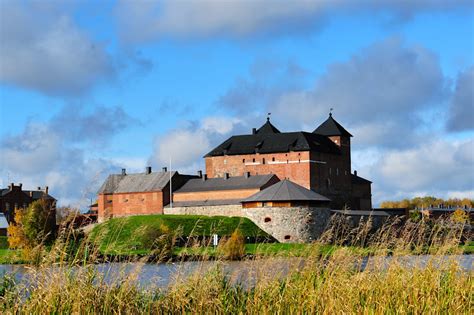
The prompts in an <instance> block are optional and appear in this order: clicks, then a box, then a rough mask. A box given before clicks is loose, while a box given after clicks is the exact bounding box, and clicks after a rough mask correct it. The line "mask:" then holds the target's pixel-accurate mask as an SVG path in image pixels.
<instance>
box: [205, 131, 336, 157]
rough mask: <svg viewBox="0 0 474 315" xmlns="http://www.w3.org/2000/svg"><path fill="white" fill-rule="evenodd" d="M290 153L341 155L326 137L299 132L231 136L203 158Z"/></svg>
mask: <svg viewBox="0 0 474 315" xmlns="http://www.w3.org/2000/svg"><path fill="white" fill-rule="evenodd" d="M290 151H313V152H324V153H332V154H341V151H340V149H339V147H338V146H337V145H336V144H334V142H332V141H331V140H330V139H329V138H328V137H326V136H322V135H319V134H315V133H308V132H302V131H299V132H282V133H260V134H259V133H257V134H254V135H240V136H232V137H230V138H229V139H227V140H226V141H224V142H223V143H221V144H220V145H219V146H217V147H216V148H214V149H213V150H212V151H211V152H209V153H208V154H206V156H205V157H209V156H221V155H240V154H254V153H257V152H258V153H281V152H290Z"/></svg>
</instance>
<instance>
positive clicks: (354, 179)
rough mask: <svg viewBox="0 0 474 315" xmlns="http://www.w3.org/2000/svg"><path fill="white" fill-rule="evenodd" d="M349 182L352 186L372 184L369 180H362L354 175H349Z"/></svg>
mask: <svg viewBox="0 0 474 315" xmlns="http://www.w3.org/2000/svg"><path fill="white" fill-rule="evenodd" d="M351 181H352V183H353V184H372V182H371V181H370V180H368V179H365V178H362V177H360V176H357V175H354V174H351Z"/></svg>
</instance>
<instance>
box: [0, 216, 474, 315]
mask: <svg viewBox="0 0 474 315" xmlns="http://www.w3.org/2000/svg"><path fill="white" fill-rule="evenodd" d="M334 220H335V221H333V222H332V224H331V225H330V226H329V227H328V230H327V232H326V233H325V234H324V235H323V236H322V237H321V239H320V240H318V241H317V242H315V243H314V244H313V245H312V246H310V247H308V253H307V255H304V256H305V258H295V261H292V262H293V263H292V264H288V261H289V260H285V259H281V258H278V257H274V258H268V257H265V258H263V257H258V255H257V256H256V257H253V258H252V259H251V260H249V261H244V262H242V264H248V266H252V267H251V273H249V274H248V275H247V278H244V281H243V282H239V281H238V280H236V279H242V277H240V275H235V274H232V273H229V272H228V271H226V269H225V266H226V264H227V263H226V262H224V261H217V262H215V264H214V267H212V268H211V269H207V270H202V269H198V270H197V271H196V272H195V273H194V274H192V275H190V276H189V275H186V276H185V275H183V276H182V277H180V279H177V280H176V281H174V282H173V283H172V284H171V285H170V286H168V287H166V288H158V287H143V286H140V284H139V282H138V280H137V279H138V278H137V276H138V275H139V273H140V268H141V266H143V264H139V263H138V264H135V265H134V266H137V268H136V270H135V271H134V272H128V273H124V274H122V275H112V276H114V277H112V279H111V277H110V276H111V275H107V274H104V273H101V272H98V271H97V268H96V266H95V263H96V262H97V261H99V258H100V256H101V254H100V251H99V250H98V249H97V247H98V246H97V245H95V244H93V243H90V242H89V241H88V240H87V238H82V241H80V242H79V245H77V244H76V243H75V242H71V240H72V239H73V238H74V237H77V232H75V231H66V230H64V231H63V234H62V236H61V237H60V238H59V239H58V241H57V243H56V244H55V245H54V246H53V248H52V249H51V250H50V251H49V252H48V253H45V254H44V256H43V257H42V260H41V263H40V264H39V266H37V267H35V268H31V269H30V271H29V281H28V282H27V283H26V282H19V283H15V284H13V285H11V283H12V280H11V279H6V278H4V282H5V281H9V282H8V284H9V285H6V286H4V289H3V290H0V292H1V294H2V295H1V297H0V312H1V313H2V314H17V313H21V314H43V313H58V314H60V313H64V314H65V313H68V314H69V313H72V314H90V313H97V314H116V313H123V314H128V313H130V314H176V313H193V314H194V313H196V314H201V313H202V314H234V313H235V314H244V313H246V314H302V313H305V314H306V313H311V314H333V313H343V314H348V313H358V314H359V313H364V314H379V313H393V314H395V313H397V314H398V313H400V314H422V313H427V314H435V313H436V314H438V313H444V314H471V313H472V309H474V308H473V307H474V296H473V293H472V292H474V281H473V275H474V274H473V271H472V267H471V268H470V269H465V268H463V267H462V266H460V265H459V262H458V260H457V259H456V258H457V257H458V256H449V254H453V253H454V254H458V253H459V246H458V244H459V243H460V241H461V239H466V238H467V240H469V235H467V236H466V228H465V227H464V226H460V225H455V224H454V225H453V224H451V223H450V222H447V221H438V222H430V223H427V222H407V223H401V222H392V223H390V224H387V225H385V226H384V227H383V228H381V229H378V230H376V231H374V230H373V229H372V228H371V223H370V222H369V221H370V220H369V221H368V222H366V223H365V225H364V224H363V225H361V226H358V227H357V228H355V229H349V228H348V227H347V226H344V224H343V223H341V222H339V221H337V220H339V219H336V218H335V219H334ZM74 233H76V234H74ZM328 242H330V243H332V244H334V243H336V244H342V245H363V246H368V247H370V248H372V249H373V253H375V256H374V257H372V258H371V259H370V260H369V262H370V264H368V265H366V263H367V259H366V258H364V257H362V256H360V255H358V254H356V253H354V252H353V251H351V250H350V248H349V247H341V248H339V249H336V250H335V251H334V252H332V253H331V255H323V254H321V253H322V251H321V248H322V246H324V244H327V243H328ZM71 244H76V245H75V247H74V250H72V249H71ZM387 253H390V255H391V258H390V261H389V263H387V258H386V254H387ZM413 253H429V254H430V256H429V257H428V258H427V257H426V256H420V261H418V262H417V261H415V262H414V263H413V264H407V262H406V255H407V254H413ZM282 265H285V266H289V267H288V268H287V269H285V268H278V266H282ZM236 272H238V271H236Z"/></svg>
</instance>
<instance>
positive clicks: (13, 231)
mask: <svg viewBox="0 0 474 315" xmlns="http://www.w3.org/2000/svg"><path fill="white" fill-rule="evenodd" d="M25 212H26V210H25V209H15V223H12V224H10V225H9V226H8V229H7V231H8V246H9V247H10V248H13V249H18V248H25V247H28V246H29V245H28V239H27V237H26V235H25V232H24V229H23V218H24V216H25Z"/></svg>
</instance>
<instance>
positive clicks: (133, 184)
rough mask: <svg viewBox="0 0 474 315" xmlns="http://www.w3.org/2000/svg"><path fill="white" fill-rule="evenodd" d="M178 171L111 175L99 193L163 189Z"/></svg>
mask: <svg viewBox="0 0 474 315" xmlns="http://www.w3.org/2000/svg"><path fill="white" fill-rule="evenodd" d="M176 174H178V172H171V174H170V172H152V173H150V174H146V173H137V174H127V175H119V174H112V175H109V177H108V178H107V180H106V181H105V183H104V184H103V185H102V187H100V189H99V191H98V194H112V193H129V192H149V191H161V190H163V188H165V187H166V185H168V183H169V181H170V175H171V177H173V176H175V175H176Z"/></svg>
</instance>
